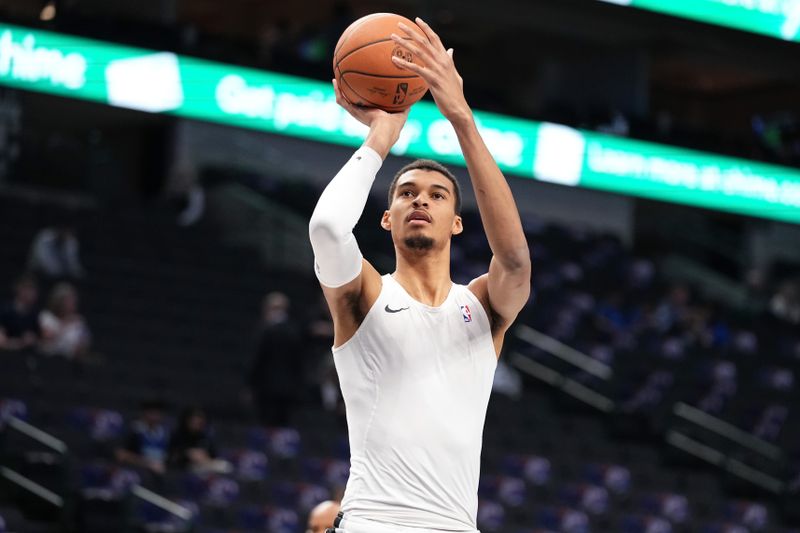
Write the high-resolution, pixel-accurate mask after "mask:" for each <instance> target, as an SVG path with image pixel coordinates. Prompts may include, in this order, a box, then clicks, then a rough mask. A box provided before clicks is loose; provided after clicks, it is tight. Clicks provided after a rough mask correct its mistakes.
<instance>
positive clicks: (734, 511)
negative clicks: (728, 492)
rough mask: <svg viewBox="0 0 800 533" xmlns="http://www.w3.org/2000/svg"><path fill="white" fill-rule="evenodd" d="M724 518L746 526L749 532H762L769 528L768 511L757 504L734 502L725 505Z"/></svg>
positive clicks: (743, 501) (763, 506) (742, 501)
mask: <svg viewBox="0 0 800 533" xmlns="http://www.w3.org/2000/svg"><path fill="white" fill-rule="evenodd" d="M724 516H725V518H726V519H728V520H730V521H731V522H736V523H738V524H741V525H743V526H746V527H747V528H748V529H749V530H750V531H764V530H766V529H768V528H769V511H768V510H767V507H766V506H765V505H763V504H761V503H758V502H750V501H745V500H734V501H731V502H728V503H727V505H725V514H724Z"/></svg>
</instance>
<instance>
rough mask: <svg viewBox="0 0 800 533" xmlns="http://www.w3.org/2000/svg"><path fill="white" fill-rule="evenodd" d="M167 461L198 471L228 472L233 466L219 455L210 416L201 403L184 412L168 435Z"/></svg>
mask: <svg viewBox="0 0 800 533" xmlns="http://www.w3.org/2000/svg"><path fill="white" fill-rule="evenodd" d="M167 461H168V463H169V466H171V467H175V468H182V469H191V470H193V471H195V472H198V473H203V472H216V473H226V472H230V471H231V470H232V466H231V464H230V463H229V462H227V461H225V460H223V459H217V451H216V446H215V445H214V440H213V437H212V435H211V430H210V428H209V426H208V418H207V417H206V413H205V412H204V411H203V410H202V409H200V408H199V407H191V408H189V409H186V410H185V411H184V412H183V414H181V418H180V421H179V422H178V427H177V429H176V430H175V431H174V432H173V433H172V436H171V437H170V439H169V452H168V457H167Z"/></svg>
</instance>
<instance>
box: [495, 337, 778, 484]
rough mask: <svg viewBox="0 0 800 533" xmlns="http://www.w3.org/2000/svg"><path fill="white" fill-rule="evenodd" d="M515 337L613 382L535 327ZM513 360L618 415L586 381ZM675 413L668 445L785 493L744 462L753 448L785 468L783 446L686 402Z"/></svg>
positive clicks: (515, 355) (518, 357) (519, 357)
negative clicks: (691, 431)
mask: <svg viewBox="0 0 800 533" xmlns="http://www.w3.org/2000/svg"><path fill="white" fill-rule="evenodd" d="M514 336H515V337H516V338H517V339H519V340H521V341H523V342H525V343H527V344H529V345H531V346H535V347H536V348H538V349H540V350H542V351H544V352H546V353H548V354H550V355H552V356H553V357H556V358H558V359H560V360H561V361H564V362H566V363H568V364H570V365H571V366H573V367H575V368H577V369H579V370H581V371H583V372H585V373H587V374H590V375H592V376H595V377H597V378H600V379H601V380H603V381H608V380H610V379H611V377H612V376H613V369H612V368H611V367H609V366H608V365H606V364H604V363H602V362H600V361H596V360H594V359H592V358H591V357H589V356H588V355H586V354H584V353H581V352H580V351H578V350H576V349H574V348H572V347H570V346H567V345H565V344H564V343H562V342H560V341H558V340H556V339H554V338H552V337H549V336H548V335H546V334H544V333H542V332H540V331H537V330H535V329H533V328H531V327H530V326H526V325H520V326H518V327H517V328H516V329H515V330H514ZM510 360H511V364H512V365H513V366H515V367H516V368H517V369H519V370H520V371H522V372H524V373H526V374H528V375H530V376H532V377H534V378H536V379H538V380H540V381H543V382H544V383H547V384H549V385H551V386H553V387H554V388H556V389H559V390H561V391H563V392H565V393H567V394H569V395H570V396H572V397H573V398H575V399H577V400H580V401H581V402H583V403H585V404H588V405H590V406H592V407H594V408H596V409H597V410H598V411H601V412H603V413H611V412H613V411H614V407H615V403H614V401H613V400H612V399H611V398H608V397H606V396H604V395H603V394H601V393H599V392H597V391H595V390H592V389H591V388H589V387H587V386H586V385H584V384H583V383H580V382H578V381H576V380H574V379H572V378H570V377H568V376H566V375H564V374H563V373H562V372H559V371H557V370H555V369H553V368H550V367H548V366H547V365H545V364H543V363H541V362H540V361H536V360H534V359H533V358H531V357H528V356H525V355H523V354H521V353H519V352H512V353H511V354H510ZM672 413H673V415H674V416H675V419H676V423H674V424H673V425H672V426H671V427H670V428H669V429H668V430H667V432H666V434H665V435H664V438H665V441H666V443H667V444H668V445H669V446H672V447H673V448H676V449H679V450H681V451H683V452H684V453H687V454H689V455H691V456H693V457H696V458H698V459H701V460H703V461H705V462H707V463H709V464H711V465H713V466H716V467H718V468H721V469H722V470H724V471H726V472H728V473H730V474H731V475H733V476H736V477H737V478H739V479H741V480H744V481H746V482H748V483H751V484H752V485H755V486H757V487H760V488H762V489H765V490H767V491H769V492H771V493H773V494H781V493H782V492H783V491H784V489H785V487H786V483H784V482H783V481H782V480H781V479H779V478H778V477H776V476H774V475H771V474H769V473H768V472H766V471H764V469H761V468H756V467H754V466H752V465H748V464H747V463H745V462H743V461H742V460H741V459H740V457H741V455H742V454H741V452H742V451H743V450H750V451H753V452H756V453H758V454H759V455H760V456H762V457H763V458H766V459H767V460H769V461H770V462H771V463H772V464H773V465H775V467H776V470H780V468H781V467H782V465H783V462H784V454H783V452H782V451H781V449H780V448H778V447H777V446H775V445H773V444H770V443H769V442H766V441H764V440H762V439H760V438H758V437H756V436H755V435H753V434H751V433H748V432H747V431H744V430H742V429H740V428H737V427H736V426H734V425H732V424H730V423H728V422H725V421H724V420H721V419H719V418H717V417H715V416H712V415H710V414H708V413H706V412H704V411H702V410H700V409H697V408H695V407H692V406H690V405H688V404H685V403H683V402H677V403H676V404H674V405H673V408H672ZM679 422H680V423H684V424H685V423H689V424H691V427H693V428H696V429H697V428H699V429H700V430H705V431H707V432H709V433H710V434H712V435H716V436H718V437H722V438H723V439H725V440H726V441H727V442H729V443H731V444H732V445H733V447H732V450H731V451H730V452H726V451H724V449H723V448H724V447H723V446H719V445H717V444H716V443H714V444H711V443H709V442H703V441H702V440H701V438H700V437H699V436H698V435H688V434H686V432H684V431H683V430H681V428H680V427H679V426H678V423H679Z"/></svg>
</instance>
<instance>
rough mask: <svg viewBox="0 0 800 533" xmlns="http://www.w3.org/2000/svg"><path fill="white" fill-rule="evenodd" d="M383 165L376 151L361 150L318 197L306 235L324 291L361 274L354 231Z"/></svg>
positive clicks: (367, 148) (339, 285)
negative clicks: (312, 250) (325, 288)
mask: <svg viewBox="0 0 800 533" xmlns="http://www.w3.org/2000/svg"><path fill="white" fill-rule="evenodd" d="M382 164H383V159H381V156H380V155H378V153H377V152H376V151H375V150H373V149H372V148H369V147H366V146H362V147H361V148H359V149H358V150H357V151H356V153H355V154H353V157H351V158H350V160H349V161H348V162H347V163H346V164H345V165H344V167H342V169H341V170H340V171H339V173H338V174H336V176H335V177H334V178H333V180H331V182H330V183H329V184H328V186H327V187H326V188H325V190H324V191H323V192H322V196H320V197H319V201H318V202H317V206H316V207H315V208H314V213H313V214H312V215H311V221H310V222H309V225H308V234H309V237H310V238H311V247H312V248H313V249H314V271H315V272H316V273H317V279H319V281H320V283H322V284H323V285H324V286H326V287H331V288H336V287H341V286H342V285H345V284H346V283H349V282H351V281H353V280H354V279H355V278H356V277H357V276H358V275H359V274H360V273H361V257H362V256H361V251H360V250H359V249H358V243H357V242H356V238H355V236H354V235H353V228H354V227H355V225H356V223H357V222H358V219H359V218H361V213H363V211H364V206H365V205H366V203H367V197H368V196H369V191H370V189H371V188H372V183H373V182H374V181H375V175H376V174H377V173H378V170H379V169H380V168H381V165H382Z"/></svg>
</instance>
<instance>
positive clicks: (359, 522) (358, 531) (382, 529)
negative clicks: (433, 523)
mask: <svg viewBox="0 0 800 533" xmlns="http://www.w3.org/2000/svg"><path fill="white" fill-rule="evenodd" d="M338 522H339V523H338V524H337V525H336V527H335V528H330V529H328V531H329V532H332V533H480V531H478V530H477V529H475V530H471V531H469V530H468V531H443V530H441V529H423V528H418V527H400V526H392V525H388V524H382V523H380V522H374V521H372V520H366V519H364V518H347V517H342V518H341V519H340V520H339V521H338Z"/></svg>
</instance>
